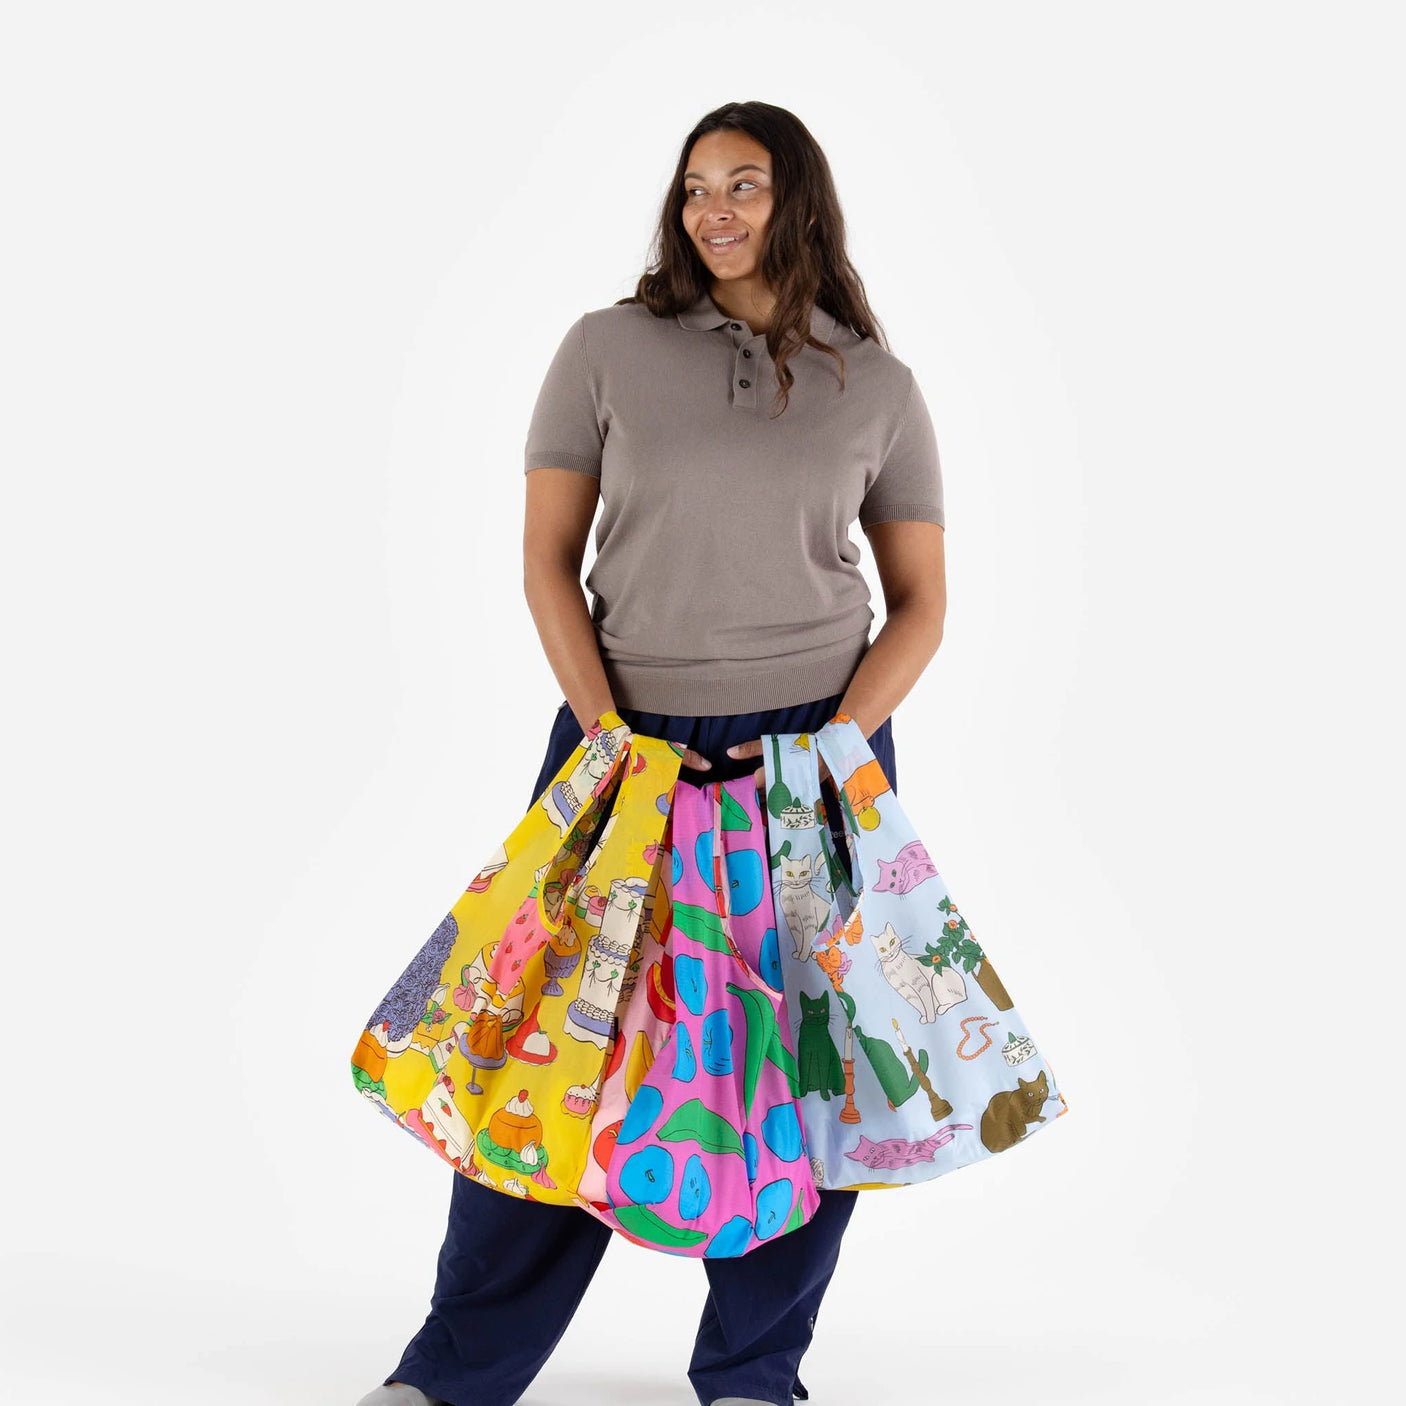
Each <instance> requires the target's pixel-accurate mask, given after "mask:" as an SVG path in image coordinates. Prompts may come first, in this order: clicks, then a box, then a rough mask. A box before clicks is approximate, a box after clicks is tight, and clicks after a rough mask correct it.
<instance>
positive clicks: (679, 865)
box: [669, 849, 683, 888]
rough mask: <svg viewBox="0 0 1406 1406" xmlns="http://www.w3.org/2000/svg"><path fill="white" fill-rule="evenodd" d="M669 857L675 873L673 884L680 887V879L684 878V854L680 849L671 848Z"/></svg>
mask: <svg viewBox="0 0 1406 1406" xmlns="http://www.w3.org/2000/svg"><path fill="white" fill-rule="evenodd" d="M669 859H670V868H671V870H672V871H673V875H674V878H673V884H674V887H675V888H678V886H679V883H680V881H681V880H682V879H683V855H681V854H680V853H679V852H678V850H676V849H671V850H670V851H669Z"/></svg>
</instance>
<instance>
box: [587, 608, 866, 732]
mask: <svg viewBox="0 0 1406 1406" xmlns="http://www.w3.org/2000/svg"><path fill="white" fill-rule="evenodd" d="M868 648H869V630H868V627H867V626H866V627H865V629H863V630H862V631H860V632H859V633H858V634H857V635H853V636H851V637H850V638H849V639H847V640H842V641H841V642H840V643H839V644H837V645H835V646H833V648H831V649H829V650H827V651H825V652H823V653H818V654H816V655H814V656H813V657H810V658H807V659H804V660H802V661H800V662H797V663H792V664H789V665H788V664H786V663H785V662H784V661H783V662H776V661H769V660H764V659H756V660H747V661H740V660H736V659H728V660H717V661H715V660H711V659H689V660H677V659H675V660H668V661H661V662H660V663H657V664H643V663H639V662H637V661H631V662H628V663H626V662H624V661H622V660H618V659H611V658H610V657H609V656H608V655H606V653H605V651H604V650H602V651H601V662H602V664H603V665H604V666H605V676H606V679H607V681H608V682H609V684H610V689H611V693H612V695H613V696H614V699H615V705H616V707H617V708H632V709H635V710H636V711H638V712H642V713H667V714H669V715H670V716H671V717H672V716H677V715H680V714H683V715H686V716H690V717H714V716H718V715H722V714H732V713H760V712H763V711H765V710H767V709H771V708H789V707H791V706H793V705H794V704H797V703H809V702H811V701H812V700H814V699H816V698H829V697H830V696H831V695H833V694H837V693H843V692H844V691H845V689H847V688H848V687H849V681H850V679H851V678H853V677H854V671H855V669H856V668H857V667H858V665H859V661H860V660H861V659H862V658H863V657H864V654H865V651H866V650H867V649H868ZM744 665H745V666H746V672H741V668H742V667H743V666H744Z"/></svg>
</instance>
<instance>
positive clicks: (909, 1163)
mask: <svg viewBox="0 0 1406 1406" xmlns="http://www.w3.org/2000/svg"><path fill="white" fill-rule="evenodd" d="M762 743H763V754H764V757H765V761H766V780H767V793H766V815H767V834H768V848H769V850H770V859H771V870H772V890H773V893H774V894H775V899H776V915H777V924H778V932H779V934H780V935H781V964H782V973H783V979H784V982H785V988H786V1006H787V1012H788V1015H789V1018H790V1021H791V1030H792V1033H793V1035H794V1036H795V1049H796V1058H797V1065H798V1068H799V1075H800V1089H799V1097H800V1101H801V1112H802V1125H803V1128H804V1131H805V1137H806V1144H807V1148H808V1151H809V1154H810V1158H811V1172H812V1175H813V1176H814V1178H815V1184H816V1186H817V1187H822V1188H839V1187H843V1188H847V1189H850V1190H871V1189H879V1188H883V1187H890V1186H908V1185H912V1184H914V1183H916V1182H923V1181H929V1180H931V1179H932V1178H934V1177H939V1176H941V1175H942V1174H943V1173H944V1172H951V1171H955V1170H956V1169H957V1168H958V1167H964V1166H966V1165H967V1164H968V1163H969V1162H975V1161H977V1160H979V1159H980V1158H983V1157H990V1156H992V1155H993V1154H994V1153H997V1152H1004V1151H1005V1150H1006V1149H1007V1148H1008V1147H1013V1146H1014V1145H1015V1144H1016V1143H1018V1142H1022V1141H1024V1140H1025V1139H1026V1138H1027V1137H1029V1135H1030V1134H1031V1133H1032V1132H1034V1131H1036V1130H1038V1129H1040V1128H1043V1127H1045V1126H1047V1125H1048V1124H1049V1123H1052V1122H1053V1121H1054V1120H1055V1118H1058V1117H1061V1116H1062V1115H1063V1114H1064V1113H1065V1112H1066V1111H1067V1107H1066V1104H1065V1100H1064V1096H1063V1095H1062V1094H1061V1093H1060V1092H1059V1089H1058V1088H1057V1087H1056V1085H1055V1078H1054V1072H1053V1070H1052V1069H1051V1068H1050V1066H1049V1063H1048V1061H1047V1060H1046V1059H1045V1058H1044V1057H1043V1055H1042V1054H1041V1053H1040V1051H1039V1050H1038V1049H1037V1048H1036V1045H1035V1042H1034V1041H1033V1040H1032V1039H1031V1038H1030V1034H1029V1032H1028V1031H1027V1030H1026V1028H1025V1023H1024V1022H1023V1021H1022V1020H1021V1019H1020V1016H1019V1013H1018V1012H1017V1011H1016V1009H1015V1007H1014V1006H1013V1005H1012V1003H1011V998H1010V996H1009V995H1008V994H1007V993H1006V988H1005V986H1004V985H1003V984H1002V982H1001V979H1000V977H999V976H997V975H996V972H995V970H994V968H993V967H992V966H991V961H990V958H989V957H988V956H987V954H986V952H985V951H984V950H983V948H982V947H981V946H980V945H979V944H978V943H977V941H976V938H975V937H974V936H973V935H972V931H971V929H970V928H969V927H968V926H967V923H966V919H965V918H963V917H962V915H961V914H960V913H959V912H958V911H957V908H956V905H955V904H954V903H953V902H952V898H951V895H950V894H949V893H948V891H947V886H946V884H944V883H943V881H942V876H941V875H940V874H939V873H938V872H937V868H936V866H935V865H934V864H933V862H932V860H931V858H929V856H928V852H927V850H926V848H925V847H924V846H923V842H922V841H921V840H920V839H919V838H918V836H917V832H916V831H915V830H914V829H913V826H912V825H911V824H910V822H909V820H908V818H907V816H906V815H904V813H903V811H902V810H901V809H900V807H899V804H898V797H897V794H896V793H895V792H894V790H893V789H892V787H891V786H890V785H889V782H888V778H887V777H885V775H884V773H883V769H882V767H881V766H880V765H879V761H878V759H877V758H876V757H875V756H874V752H873V750H872V749H871V748H870V746H869V743H868V741H867V740H866V739H865V737H864V734H863V732H862V730H861V729H860V727H859V724H858V723H856V722H855V721H854V719H853V718H851V717H850V716H849V714H848V713H836V714H835V716H834V717H833V718H831V719H830V720H829V721H828V722H827V723H826V724H825V725H824V726H823V727H821V728H820V729H819V730H818V731H815V732H810V733H804V732H801V733H796V732H782V733H773V734H768V735H767V736H765V737H764V738H763V739H762ZM821 758H823V759H824V761H825V765H826V766H828V767H829V768H830V775H831V777H832V778H833V781H834V785H835V787H836V791H837V794H838V796H839V802H840V808H841V810H842V812H843V818H844V827H845V837H846V841H847V844H848V856H849V862H850V870H851V872H852V873H853V874H854V876H855V884H856V886H857V887H858V889H859V892H858V894H856V893H855V891H854V889H853V888H852V887H851V885H850V883H849V881H848V879H847V878H846V875H845V871H844V869H843V868H842V866H841V864H840V861H839V859H838V857H837V856H836V854H835V851H834V846H833V843H832V840H831V833H830V828H829V824H828V822H827V820H826V816H825V810H824V799H823V797H822V795H821V789H820V769H819V761H820V759H821ZM788 934H789V937H788Z"/></svg>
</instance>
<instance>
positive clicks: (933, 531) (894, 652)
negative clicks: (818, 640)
mask: <svg viewBox="0 0 1406 1406" xmlns="http://www.w3.org/2000/svg"><path fill="white" fill-rule="evenodd" d="M865 535H866V536H867V537H868V538H869V546H870V549H871V550H872V551H873V553H874V564H875V566H876V567H877V568H878V572H879V580H880V582H881V583H882V586H883V591H884V616H885V619H884V624H883V628H882V629H881V630H880V631H879V633H878V634H877V635H875V636H874V638H873V640H871V641H870V644H869V648H868V649H867V650H865V652H864V657H863V658H862V659H861V660H860V661H859V664H858V666H857V667H856V669H855V671H854V673H853V675H852V676H851V677H850V681H849V687H848V688H847V689H846V690H845V694H844V698H843V699H842V700H841V702H840V708H839V711H840V712H842V713H848V714H849V715H850V717H852V718H853V719H854V720H855V722H857V723H858V724H859V730H860V731H861V732H862V733H863V734H864V736H865V737H872V736H873V735H874V733H875V732H876V731H878V729H879V728H880V727H881V726H882V725H883V722H884V720H885V719H886V718H887V717H888V716H889V715H890V714H891V713H892V712H893V710H894V709H895V708H897V707H898V705H899V704H900V703H901V702H902V701H903V699H904V698H906V697H907V696H908V692H909V690H910V689H911V688H912V687H913V685H914V684H915V683H917V682H918V678H919V676H920V675H921V674H922V672H923V670H924V669H926V668H927V667H928V665H929V663H931V662H932V658H933V655H935V654H936V653H937V650H938V646H939V645H940V644H941V643H942V626H943V622H944V621H945V620H946V618H947V561H946V557H945V556H944V555H943V539H944V537H945V535H946V533H945V530H944V529H943V528H941V527H939V526H938V525H937V523H935V522H907V521H902V520H897V521H893V522H876V523H875V524H874V526H873V527H871V528H870V529H869V531H868V532H867V533H866V534H865Z"/></svg>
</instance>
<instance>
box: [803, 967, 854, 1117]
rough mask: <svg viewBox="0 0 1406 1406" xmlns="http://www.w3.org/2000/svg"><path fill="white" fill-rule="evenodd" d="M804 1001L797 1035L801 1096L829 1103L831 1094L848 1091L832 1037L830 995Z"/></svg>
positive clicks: (838, 1053)
mask: <svg viewBox="0 0 1406 1406" xmlns="http://www.w3.org/2000/svg"><path fill="white" fill-rule="evenodd" d="M796 994H797V995H798V996H799V997H800V998H801V1028H800V1030H799V1031H798V1032H797V1035H796V1067H797V1069H798V1071H799V1074H800V1094H799V1097H801V1098H804V1097H805V1096H806V1094H809V1093H816V1092H818V1093H819V1094H820V1097H821V1098H823V1099H824V1100H825V1101H826V1102H827V1103H828V1102H829V1101H830V1095H831V1094H842V1093H844V1091H845V1071H844V1068H843V1067H842V1066H841V1064H840V1052H839V1050H837V1049H836V1048H835V1042H834V1040H833V1039H831V1037H830V993H829V992H828V991H826V992H824V993H823V994H821V995H819V996H814V997H812V996H807V995H806V993H805V992H804V991H798V992H797V993H796Z"/></svg>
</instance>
